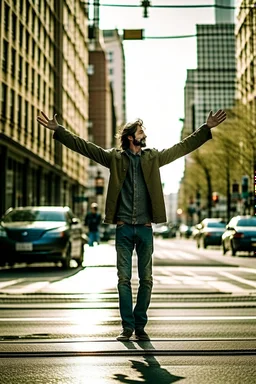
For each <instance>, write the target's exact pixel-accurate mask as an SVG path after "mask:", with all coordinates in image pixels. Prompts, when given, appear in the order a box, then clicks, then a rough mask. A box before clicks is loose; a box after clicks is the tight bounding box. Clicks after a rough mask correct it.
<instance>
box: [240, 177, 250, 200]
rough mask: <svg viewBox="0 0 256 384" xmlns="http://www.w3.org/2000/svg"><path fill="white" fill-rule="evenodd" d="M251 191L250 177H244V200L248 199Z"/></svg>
mask: <svg viewBox="0 0 256 384" xmlns="http://www.w3.org/2000/svg"><path fill="white" fill-rule="evenodd" d="M248 190H249V177H248V176H243V177H242V198H243V199H247V197H248V192H249V191H248Z"/></svg>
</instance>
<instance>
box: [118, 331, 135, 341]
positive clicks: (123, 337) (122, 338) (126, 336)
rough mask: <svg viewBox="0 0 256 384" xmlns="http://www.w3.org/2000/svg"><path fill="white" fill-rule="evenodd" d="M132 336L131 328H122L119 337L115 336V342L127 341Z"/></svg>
mask: <svg viewBox="0 0 256 384" xmlns="http://www.w3.org/2000/svg"><path fill="white" fill-rule="evenodd" d="M132 334H133V330H132V329H131V328H124V329H123V330H122V332H121V333H120V335H118V336H117V338H116V339H117V340H120V341H129V339H130V337H131V336H132Z"/></svg>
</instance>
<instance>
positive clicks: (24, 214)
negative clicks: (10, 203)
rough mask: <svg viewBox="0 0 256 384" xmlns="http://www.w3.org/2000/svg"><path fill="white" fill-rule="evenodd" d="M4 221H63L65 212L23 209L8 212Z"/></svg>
mask: <svg viewBox="0 0 256 384" xmlns="http://www.w3.org/2000/svg"><path fill="white" fill-rule="evenodd" d="M3 221H4V222H5V223H13V222H17V221H65V214H64V212H61V211H44V210H43V211H40V210H38V211H36V210H34V209H24V210H18V211H15V210H14V211H11V212H9V213H8V214H7V215H6V216H5V217H4V219H3Z"/></svg>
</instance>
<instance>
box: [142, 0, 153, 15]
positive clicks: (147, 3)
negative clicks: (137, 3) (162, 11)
mask: <svg viewBox="0 0 256 384" xmlns="http://www.w3.org/2000/svg"><path fill="white" fill-rule="evenodd" d="M141 6H142V7H143V8H144V13H143V17H148V8H149V7H150V6H151V4H150V1H148V0H142V1H141Z"/></svg>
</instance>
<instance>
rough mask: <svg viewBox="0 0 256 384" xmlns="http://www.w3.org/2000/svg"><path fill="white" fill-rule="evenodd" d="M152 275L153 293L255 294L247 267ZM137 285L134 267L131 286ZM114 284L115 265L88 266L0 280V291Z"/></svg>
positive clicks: (102, 288) (106, 288) (254, 273)
mask: <svg viewBox="0 0 256 384" xmlns="http://www.w3.org/2000/svg"><path fill="white" fill-rule="evenodd" d="M106 269H107V270H106ZM153 277H154V292H170V293H175V292H176V293H177V292H180V293H207V292H208V293H209V292H211V293H214V292H215V293H256V270H252V269H247V268H226V269H221V270H220V269H219V268H215V267H208V268H205V267H201V268H200V267H197V268H195V267H187V268H181V267H169V266H156V267H154V268H153ZM253 277H254V278H253ZM137 286H138V276H137V269H136V267H135V266H134V269H133V279H132V287H133V288H135V289H136V288H137ZM116 287H117V276H116V269H115V267H108V268H105V267H90V268H85V269H83V270H81V271H79V272H78V273H76V274H74V275H71V276H69V277H66V278H65V279H62V280H59V281H52V280H51V278H50V277H49V278H48V277H47V276H45V278H44V279H43V280H41V281H35V279H33V278H29V277H24V278H19V279H10V280H4V281H0V294H27V293H63V294H65V293H77V294H78V293H81V294H82V293H99V292H116V290H117V288H116Z"/></svg>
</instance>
